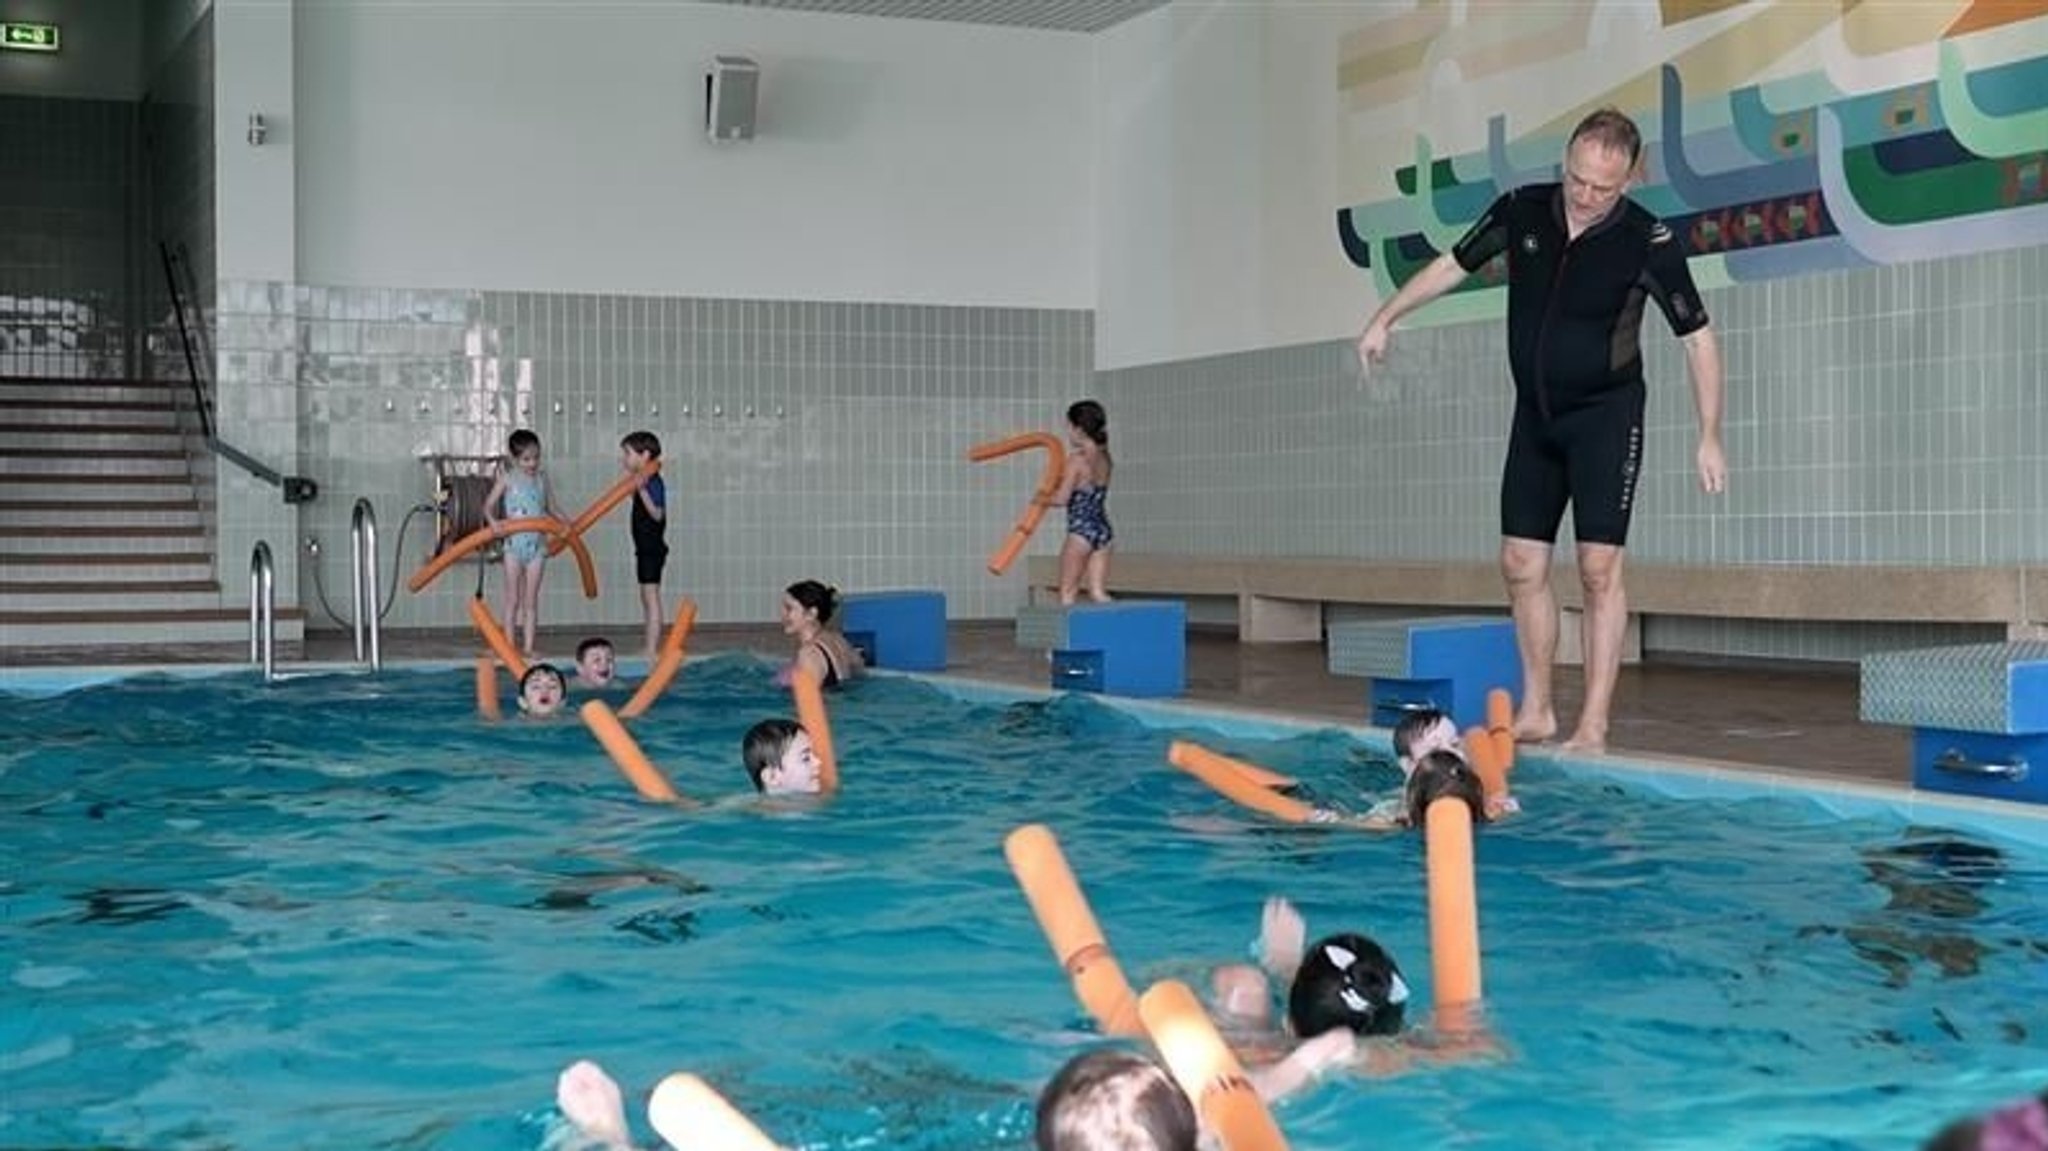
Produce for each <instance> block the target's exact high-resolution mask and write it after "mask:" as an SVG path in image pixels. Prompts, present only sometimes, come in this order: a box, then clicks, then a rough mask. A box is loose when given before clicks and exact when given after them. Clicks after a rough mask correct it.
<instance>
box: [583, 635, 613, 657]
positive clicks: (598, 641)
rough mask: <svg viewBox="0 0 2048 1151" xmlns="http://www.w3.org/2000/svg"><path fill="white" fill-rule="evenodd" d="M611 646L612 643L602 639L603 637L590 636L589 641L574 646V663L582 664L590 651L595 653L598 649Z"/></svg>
mask: <svg viewBox="0 0 2048 1151" xmlns="http://www.w3.org/2000/svg"><path fill="white" fill-rule="evenodd" d="M611 646H612V641H610V640H608V639H606V638H604V637H603V636H601V635H594V636H591V637H590V638H589V639H586V640H584V641H583V642H582V643H579V644H577V645H576V662H577V663H582V662H583V660H584V658H585V657H586V656H588V655H589V654H590V653H591V652H592V651H595V650H596V649H598V648H601V647H611Z"/></svg>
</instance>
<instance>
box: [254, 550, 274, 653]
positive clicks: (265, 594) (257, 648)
mask: <svg viewBox="0 0 2048 1151" xmlns="http://www.w3.org/2000/svg"><path fill="white" fill-rule="evenodd" d="M249 662H250V663H254V664H261V665H262V667H263V682H264V683H269V682H270V681H271V680H273V679H276V678H277V573H276V569H275V567H274V566H273V565H272V564H271V561H270V544H269V543H268V542H267V541H265V540H257V541H256V550H255V551H253V552H251V553H250V555H249Z"/></svg>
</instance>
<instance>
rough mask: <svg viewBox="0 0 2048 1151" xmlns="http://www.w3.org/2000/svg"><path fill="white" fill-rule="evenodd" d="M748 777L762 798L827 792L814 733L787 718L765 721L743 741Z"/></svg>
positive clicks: (755, 727) (742, 754)
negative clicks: (812, 737)
mask: <svg viewBox="0 0 2048 1151" xmlns="http://www.w3.org/2000/svg"><path fill="white" fill-rule="evenodd" d="M740 761H741V762H742V763H744V764H746V768H747V778H749V779H751V780H753V781H754V790H755V791H758V792H760V793H761V794H763V795H817V794H818V793H819V792H821V791H823V790H824V781H823V779H822V778H821V776H820V775H819V768H818V751H817V749H816V748H815V747H813V746H812V745H811V733H809V732H807V731H805V730H804V729H803V727H802V725H800V724H797V723H796V722H794V721H792V720H787V719H764V720H762V721H761V722H759V723H757V724H755V725H754V726H753V727H751V728H748V729H747V734H746V736H745V737H744V738H742V739H741V740H740Z"/></svg>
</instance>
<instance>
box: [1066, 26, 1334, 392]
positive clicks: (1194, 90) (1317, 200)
mask: <svg viewBox="0 0 2048 1151" xmlns="http://www.w3.org/2000/svg"><path fill="white" fill-rule="evenodd" d="M1356 19H1357V13H1356V12H1355V10H1352V9H1351V6H1349V5H1343V4H1337V5H1326V4H1291V5H1264V4H1251V5H1247V4H1231V3H1216V2H1213V0H1181V2H1180V3H1176V4H1173V5H1171V6H1169V7H1166V8H1163V9H1160V10H1158V11H1155V12H1153V13H1151V14H1149V15H1146V16H1143V17H1140V18H1138V19H1136V20H1132V21H1129V22H1127V23H1125V24H1121V25H1118V26H1117V27H1114V28H1111V29H1109V30H1108V31H1106V32H1103V33H1101V34H1099V35H1098V36H1097V38H1096V39H1097V45H1098V52H1099V54H1098V57H1097V63H1096V68H1097V75H1098V83H1097V91H1098V100H1099V103H1100V109H1099V112H1098V115H1097V119H1096V131H1095V160H1096V165H1097V168H1098V171H1099V176H1098V183H1097V189H1098V191H1097V199H1096V225H1095V229H1096V234H1097V236H1098V237H1100V248H1099V251H1098V255H1097V299H1096V308H1097V314H1096V329H1095V330H1096V337H1095V339H1096V344H1095V347H1096V364H1097V366H1098V367H1101V368H1117V367H1127V366H1131V365H1136V364H1146V363H1155V362H1158V361H1161V360H1174V359H1183V358H1188V357H1194V356H1202V355H1212V354H1216V353H1221V352H1232V351H1242V350H1246V349H1254V348H1266V347H1274V346H1278V345H1284V344H1294V343H1303V342H1308V341H1313V340H1324V339H1330V338H1333V337H1337V336H1342V335H1345V334H1347V333H1349V332H1352V331H1355V330H1356V329H1357V327H1358V326H1359V324H1360V322H1361V320H1362V318H1363V313H1364V310H1365V309H1366V308H1367V307H1369V306H1370V305H1371V304H1372V303H1373V299H1374V297H1373V292H1372V284H1371V280H1370V278H1369V277H1368V276H1366V275H1365V274H1364V273H1363V272H1361V271H1360V270H1359V269H1356V268H1353V267H1352V266H1351V265H1350V264H1349V262H1347V261H1346V260H1345V259H1344V254H1343V251H1342V249H1341V248H1340V247H1339V246H1338V242H1337V222H1336V221H1337V208H1338V206H1339V204H1338V184H1337V162H1338V161H1337V157H1338V149H1337V139H1338V137H1337V133H1338V130H1339V127H1338V115H1337V112H1338V103H1337V101H1338V94H1337V88H1336V80H1335V77H1336V62H1337V49H1338V43H1339V40H1340V38H1341V35H1342V32H1343V31H1344V27H1345V25H1346V23H1347V22H1350V23H1355V22H1356Z"/></svg>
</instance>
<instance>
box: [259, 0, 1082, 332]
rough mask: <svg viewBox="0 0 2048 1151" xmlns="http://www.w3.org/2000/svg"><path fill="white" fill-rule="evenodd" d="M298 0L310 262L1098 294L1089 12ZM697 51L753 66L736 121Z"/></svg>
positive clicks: (882, 291)
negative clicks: (970, 17)
mask: <svg viewBox="0 0 2048 1151" xmlns="http://www.w3.org/2000/svg"><path fill="white" fill-rule="evenodd" d="M297 17H298V19H297V23H298V33H297V43H298V51H297V56H298V59H297V67H296V72H297V99H296V104H297V125H296V128H297V140H296V146H297V154H298V249H299V250H298V265H299V278H300V279H301V280H302V281H304V282H309V283H317V284H334V285H354V286H382V287H392V286H414V287H437V286H447V287H485V288H500V289H534V290H548V291H589V292H599V291H602V292H627V293H650V294H670V295H704V296H725V297H735V296H736V297H753V298H801V299H819V300H865V301H897V302H915V303H951V304H1002V305H1010V306H1037V307H1063V308H1073V307H1088V306H1091V305H1092V304H1093V303H1094V283H1093V275H1092V272H1093V261H1094V231H1093V225H1094V219H1093V213H1092V211H1091V202H1092V198H1093V172H1092V170H1091V164H1092V159H1091V137H1092V130H1091V128H1090V124H1091V122H1092V119H1093V113H1092V108H1093V104H1094V96H1095V90H1094V79H1093V78H1094V67H1093V61H1094V49H1093V46H1092V43H1091V38H1090V37H1087V36H1083V35H1078V34H1067V33H1033V32H1023V31H1019V30H1016V29H998V28H986V27H978V26H973V25H965V24H952V23H941V22H936V21H916V20H877V19H870V18H854V17H842V16H830V15H822V14H815V13H798V12H779V11H762V10H755V9H750V8H745V7H741V6H734V5H725V4H708V5H694V4H648V3H629V2H623V0H619V2H614V0H583V2H581V3H578V4H576V5H574V6H573V12H570V10H569V6H557V5H545V6H544V5H509V4H493V5H478V6H469V5H453V4H431V5H428V4H422V5H397V4H389V3H371V2H368V0H346V2H323V3H317V4H315V3H307V2H305V0H300V4H299V7H298V13H297ZM716 54H737V55H744V56H749V57H752V58H753V59H755V60H757V61H758V62H759V63H760V64H761V66H762V72H763V76H762V89H761V106H760V123H759V136H758V137H757V138H756V139H754V140H753V141H751V142H746V143H726V144H714V143H712V142H710V141H709V140H707V139H706V138H705V135H704V131H703V72H704V69H705V67H706V66H707V65H708V64H709V62H710V59H711V57H712V56H713V55H716ZM227 118H228V117H227V112H226V110H225V109H224V110H223V119H224V120H225V119H227Z"/></svg>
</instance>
